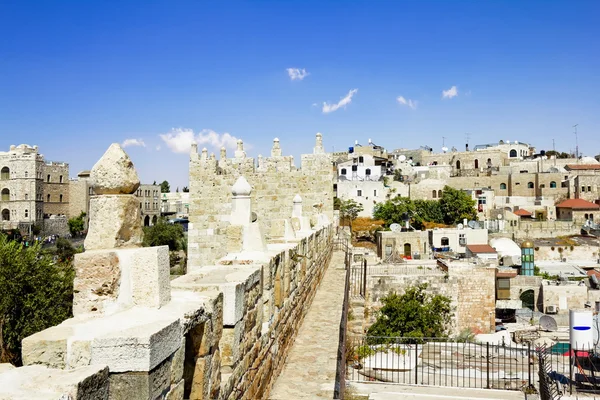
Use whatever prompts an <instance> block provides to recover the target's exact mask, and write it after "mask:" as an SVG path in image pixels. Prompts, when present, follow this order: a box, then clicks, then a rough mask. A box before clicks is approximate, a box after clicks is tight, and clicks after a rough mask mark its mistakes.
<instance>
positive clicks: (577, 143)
mask: <svg viewBox="0 0 600 400" xmlns="http://www.w3.org/2000/svg"><path fill="white" fill-rule="evenodd" d="M577 125H579V124H575V125H573V128H575V157H577V162H578V163H579V142H578V141H577Z"/></svg>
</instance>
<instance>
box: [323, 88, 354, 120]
mask: <svg viewBox="0 0 600 400" xmlns="http://www.w3.org/2000/svg"><path fill="white" fill-rule="evenodd" d="M357 92H358V89H352V90H351V91H349V92H348V94H347V95H346V96H345V97H344V98H342V99H341V100H340V101H338V102H337V103H334V104H328V103H326V102H323V114H329V113H330V112H334V111H336V110H338V109H339V108H341V107H344V108H346V106H347V105H348V104H350V103H352V96H354V95H355V94H356V93H357Z"/></svg>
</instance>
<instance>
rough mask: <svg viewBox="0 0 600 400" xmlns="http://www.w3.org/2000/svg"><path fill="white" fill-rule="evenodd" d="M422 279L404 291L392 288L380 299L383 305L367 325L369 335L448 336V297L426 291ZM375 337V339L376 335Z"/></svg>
mask: <svg viewBox="0 0 600 400" xmlns="http://www.w3.org/2000/svg"><path fill="white" fill-rule="evenodd" d="M426 289H427V284H426V283H422V284H419V285H417V286H411V287H409V288H407V289H406V291H405V292H404V294H402V295H398V294H397V293H394V292H391V293H389V294H388V295H387V296H386V297H384V298H383V299H381V302H382V303H383V307H381V309H380V310H379V315H378V317H377V320H376V321H375V323H374V324H373V325H371V327H370V328H369V329H368V331H367V333H368V335H369V336H383V337H410V338H427V337H447V336H448V333H449V328H450V322H451V321H452V317H453V315H454V314H453V312H452V308H451V306H450V299H449V298H448V297H446V296H442V295H439V294H438V295H433V294H430V293H427V292H426ZM374 341H377V339H375V340H374Z"/></svg>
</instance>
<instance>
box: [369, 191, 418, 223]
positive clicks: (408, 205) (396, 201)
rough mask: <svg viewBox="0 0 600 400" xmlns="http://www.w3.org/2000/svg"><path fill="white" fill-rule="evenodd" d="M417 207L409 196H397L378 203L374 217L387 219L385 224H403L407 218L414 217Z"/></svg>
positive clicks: (374, 210)
mask: <svg viewBox="0 0 600 400" xmlns="http://www.w3.org/2000/svg"><path fill="white" fill-rule="evenodd" d="M415 211H416V207H415V204H414V202H413V201H412V200H411V199H409V198H408V197H401V196H396V197H394V198H392V199H389V200H387V201H385V202H383V203H377V204H376V205H375V207H374V208H373V218H375V219H382V220H384V221H385V226H386V227H389V226H390V225H391V224H394V223H396V224H402V223H403V222H404V221H406V219H412V218H413V217H414V214H415Z"/></svg>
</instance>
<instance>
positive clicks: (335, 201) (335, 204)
mask: <svg viewBox="0 0 600 400" xmlns="http://www.w3.org/2000/svg"><path fill="white" fill-rule="evenodd" d="M341 204H342V201H341V200H340V198H339V197H334V198H333V209H334V210H339V209H340V206H341Z"/></svg>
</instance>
